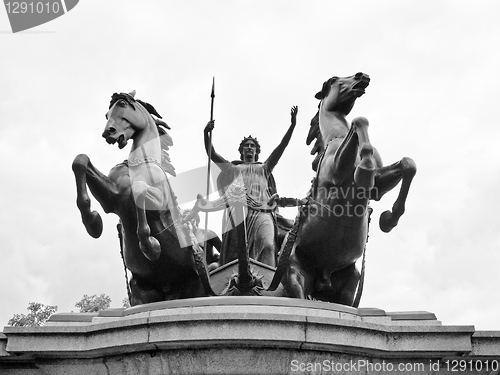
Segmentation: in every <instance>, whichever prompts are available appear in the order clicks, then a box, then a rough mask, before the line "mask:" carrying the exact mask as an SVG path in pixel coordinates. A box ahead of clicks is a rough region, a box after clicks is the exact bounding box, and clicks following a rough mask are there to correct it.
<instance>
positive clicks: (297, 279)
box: [283, 254, 311, 299]
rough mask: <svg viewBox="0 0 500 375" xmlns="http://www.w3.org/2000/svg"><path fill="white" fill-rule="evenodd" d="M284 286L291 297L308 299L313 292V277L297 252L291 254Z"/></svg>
mask: <svg viewBox="0 0 500 375" xmlns="http://www.w3.org/2000/svg"><path fill="white" fill-rule="evenodd" d="M283 281H284V283H283V284H284V287H285V290H286V292H287V294H288V295H289V297H291V298H299V299H306V298H307V297H308V296H309V294H310V292H311V277H310V275H309V274H308V273H307V272H306V271H305V270H304V268H303V266H302V265H301V263H300V261H299V260H298V259H297V256H296V255H295V254H291V255H290V258H289V261H288V268H287V270H286V274H285V277H284V280H283Z"/></svg>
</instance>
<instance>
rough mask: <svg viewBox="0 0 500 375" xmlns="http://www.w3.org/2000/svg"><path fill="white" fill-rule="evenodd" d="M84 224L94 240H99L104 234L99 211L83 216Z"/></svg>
mask: <svg viewBox="0 0 500 375" xmlns="http://www.w3.org/2000/svg"><path fill="white" fill-rule="evenodd" d="M82 222H83V225H85V229H87V233H88V234H90V236H92V237H93V238H99V237H101V234H102V219H101V215H99V213H98V212H97V211H92V212H91V213H90V214H88V215H85V216H83V215H82Z"/></svg>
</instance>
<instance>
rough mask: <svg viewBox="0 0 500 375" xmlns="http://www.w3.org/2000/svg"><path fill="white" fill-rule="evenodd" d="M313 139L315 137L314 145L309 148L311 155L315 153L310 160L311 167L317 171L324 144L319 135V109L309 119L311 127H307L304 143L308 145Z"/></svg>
mask: <svg viewBox="0 0 500 375" xmlns="http://www.w3.org/2000/svg"><path fill="white" fill-rule="evenodd" d="M313 139H316V142H314V146H313V148H312V149H311V155H314V154H316V157H315V158H314V160H313V162H312V169H313V170H314V171H315V172H317V171H318V164H319V161H320V159H321V155H322V154H323V151H324V150H325V145H324V144H323V137H322V136H321V130H320V128H319V110H318V112H316V115H315V116H314V117H313V118H312V120H311V127H310V128H309V133H308V134H307V139H306V144H307V145H308V146H309V145H310V144H311V142H312V141H313Z"/></svg>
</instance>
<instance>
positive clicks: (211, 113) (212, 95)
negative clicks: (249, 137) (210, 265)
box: [203, 77, 215, 254]
mask: <svg viewBox="0 0 500 375" xmlns="http://www.w3.org/2000/svg"><path fill="white" fill-rule="evenodd" d="M210 97H211V98H212V100H211V103H210V121H213V120H214V101H215V77H213V79H212V92H211V94H210ZM211 163H212V131H211V130H210V132H209V133H208V167H207V201H208V197H209V195H210V164H211ZM207 241H208V211H206V212H205V243H204V245H203V249H204V250H205V254H206V252H207Z"/></svg>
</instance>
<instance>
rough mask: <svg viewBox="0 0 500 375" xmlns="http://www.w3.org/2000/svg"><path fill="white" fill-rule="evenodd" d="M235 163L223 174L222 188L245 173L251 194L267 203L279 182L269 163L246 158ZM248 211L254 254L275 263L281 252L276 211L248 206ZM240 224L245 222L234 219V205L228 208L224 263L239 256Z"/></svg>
mask: <svg viewBox="0 0 500 375" xmlns="http://www.w3.org/2000/svg"><path fill="white" fill-rule="evenodd" d="M232 164H233V165H232V167H231V168H230V169H229V170H228V171H226V172H224V173H222V174H221V176H220V177H219V179H218V184H219V189H221V190H225V187H226V186H228V185H229V184H230V183H231V182H232V181H233V180H234V178H235V177H236V176H238V174H239V173H241V175H242V177H243V182H244V184H245V188H246V190H247V194H248V195H249V196H251V197H252V198H253V199H254V200H255V201H256V202H258V203H267V202H268V200H269V198H270V197H271V195H272V194H274V193H275V192H276V184H275V182H274V178H273V175H272V173H271V171H270V170H269V167H268V166H267V164H266V163H242V162H233V163H232ZM245 215H246V219H245V225H246V233H247V247H248V249H249V256H250V258H253V259H255V260H257V261H260V262H262V263H265V264H268V265H270V266H273V267H274V266H275V264H276V254H277V232H276V214H275V213H274V212H273V213H266V212H259V211H255V210H253V209H252V208H249V207H246V208H245ZM238 225H243V223H234V208H233V207H231V208H228V209H226V210H225V212H224V218H223V224H222V250H221V265H223V264H226V263H228V262H230V261H232V260H234V259H237V257H238V249H237V246H236V229H235V228H236V226H238Z"/></svg>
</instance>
